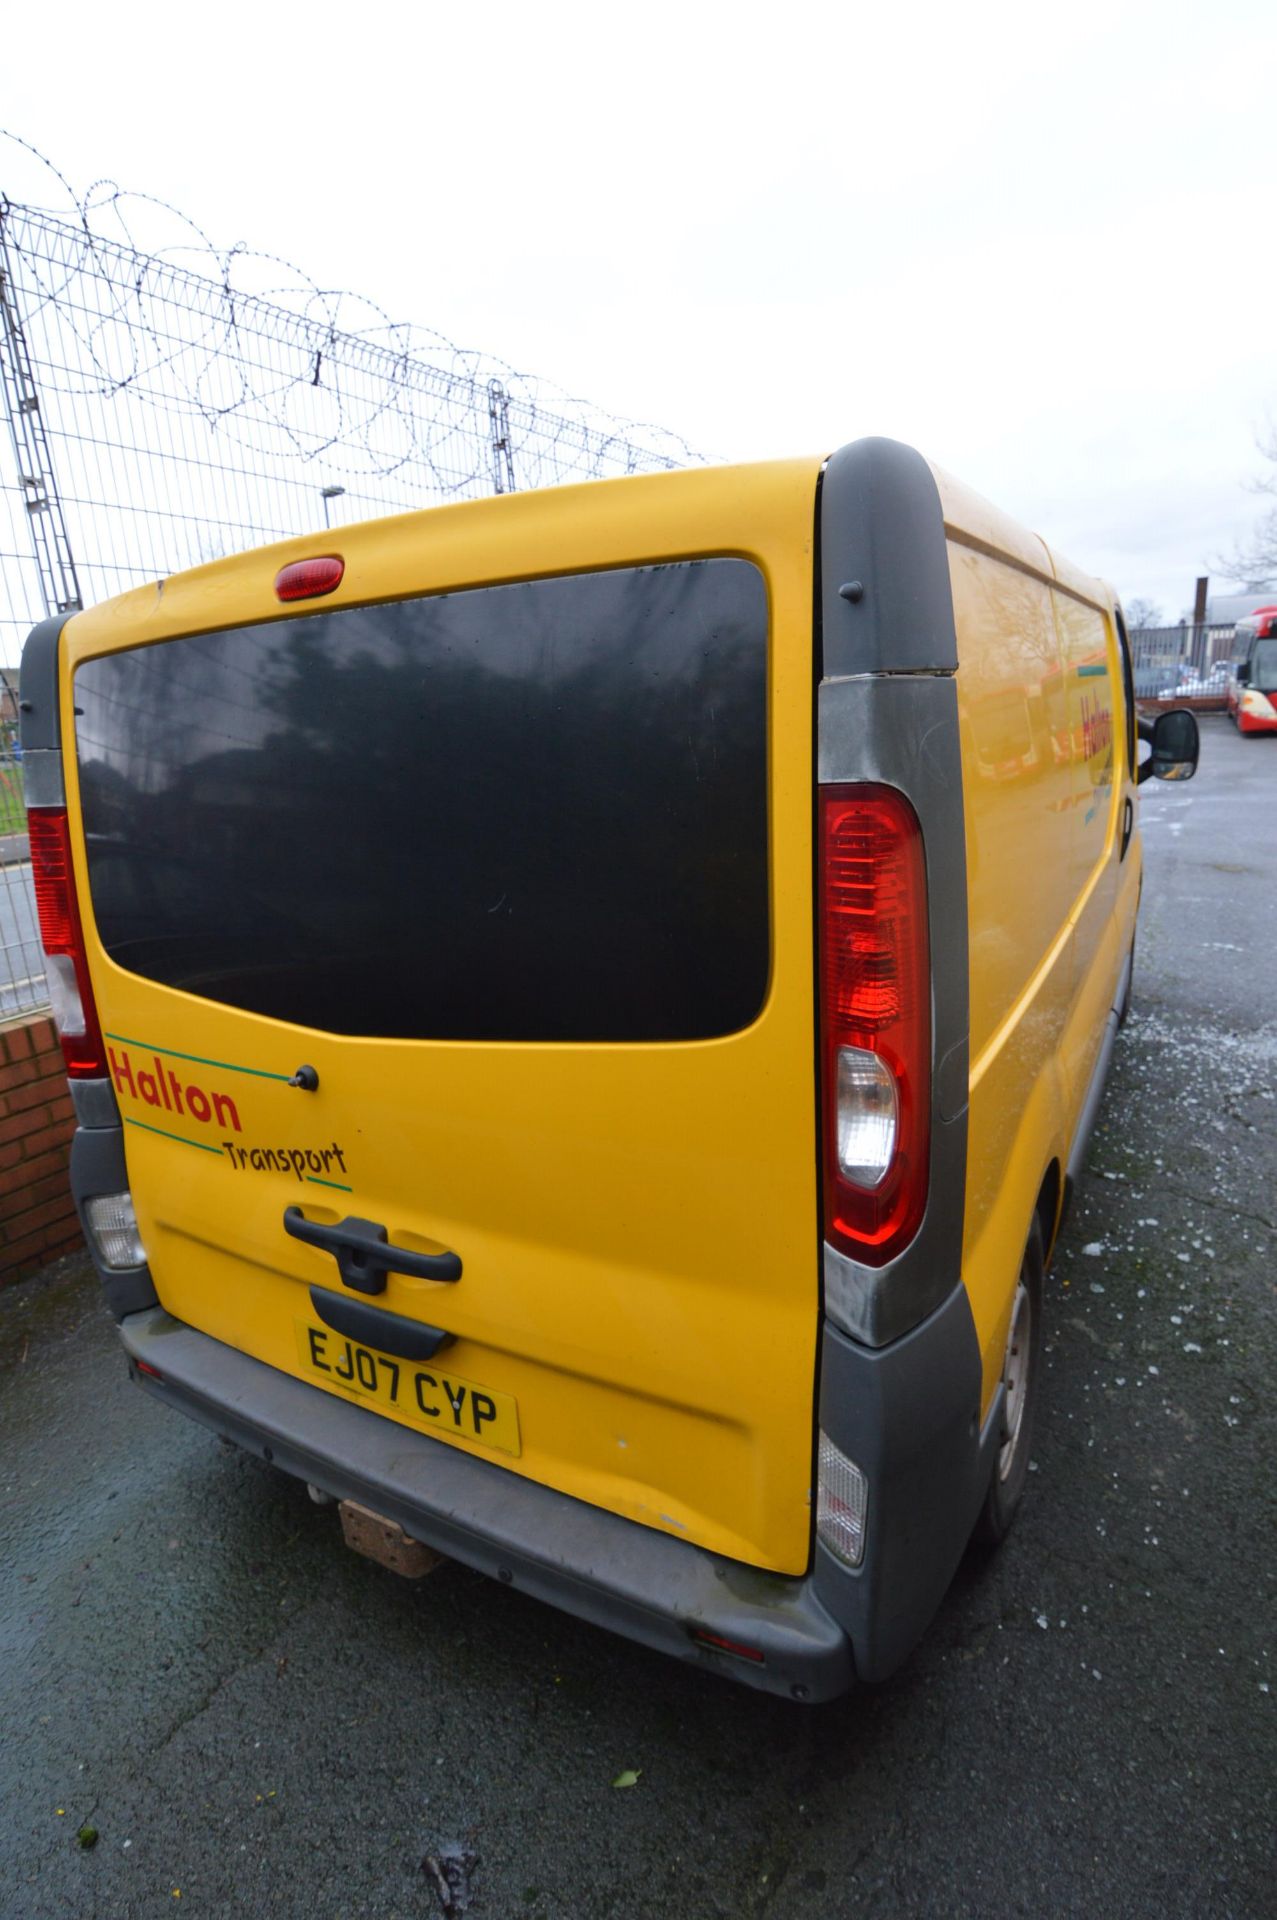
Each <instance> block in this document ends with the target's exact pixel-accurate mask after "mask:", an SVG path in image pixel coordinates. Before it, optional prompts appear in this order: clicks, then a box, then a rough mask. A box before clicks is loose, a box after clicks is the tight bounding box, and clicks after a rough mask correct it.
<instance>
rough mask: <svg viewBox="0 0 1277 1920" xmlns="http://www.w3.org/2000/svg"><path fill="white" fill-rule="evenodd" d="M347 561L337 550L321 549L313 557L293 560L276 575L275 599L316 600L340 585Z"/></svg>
mask: <svg viewBox="0 0 1277 1920" xmlns="http://www.w3.org/2000/svg"><path fill="white" fill-rule="evenodd" d="M345 571H346V562H345V561H344V560H343V559H342V557H341V555H340V554H339V553H322V554H320V555H319V557H318V558H317V559H315V560H293V561H291V562H290V563H289V565H288V566H286V567H281V568H280V570H279V572H278V573H277V574H276V575H275V597H276V599H278V600H317V599H319V597H320V596H321V595H322V594H325V593H332V592H333V591H334V589H335V588H337V587H339V586H340V585H341V577H342V575H343V574H344V573H345Z"/></svg>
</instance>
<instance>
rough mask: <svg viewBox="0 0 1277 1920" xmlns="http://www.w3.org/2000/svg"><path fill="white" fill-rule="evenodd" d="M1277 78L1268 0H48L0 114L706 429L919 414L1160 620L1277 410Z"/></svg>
mask: <svg viewBox="0 0 1277 1920" xmlns="http://www.w3.org/2000/svg"><path fill="white" fill-rule="evenodd" d="M1275 82H1277V6H1274V5H1273V4H1272V0H1267V4H1252V0H1214V4H1211V5H1209V6H1208V5H1204V4H1198V5H1194V6H1189V5H1180V4H1175V3H1174V0H1162V3H1161V4H1157V5H1146V4H1143V0H1103V3H1102V4H1101V3H1099V0H1068V4H1067V5H1064V6H1055V7H1051V8H1035V7H1034V6H1033V5H1032V4H1031V0H1015V3H1014V4H1004V3H1003V0H992V3H991V4H980V3H979V0H976V4H973V5H972V6H970V7H968V8H966V9H962V8H957V7H954V6H952V5H945V6H937V5H931V4H927V5H919V6H907V5H897V6H895V7H894V8H892V7H888V6H884V5H881V4H879V5H875V6H873V7H863V6H859V7H858V6H855V5H854V4H852V5H848V4H843V5H840V6H837V7H828V8H826V7H818V6H814V5H811V4H809V0H773V4H771V5H769V6H766V7H762V6H758V7H755V6H751V5H747V4H740V0H738V3H737V4H735V5H730V6H728V5H717V4H713V5H698V4H697V3H696V0H683V4H678V5H672V4H667V0H646V3H645V4H643V5H641V6H635V7H632V8H619V7H612V8H609V7H605V6H602V5H599V4H597V3H596V4H593V5H589V6H576V5H566V4H561V3H560V0H547V4H544V5H541V6H535V5H522V6H508V5H505V4H494V5H488V6H472V7H469V8H465V7H461V6H456V5H449V6H446V7H445V6H440V5H436V4H432V0H418V4H415V5H411V6H409V5H403V6H399V5H388V4H386V0H364V3H363V4H361V5H355V4H352V3H351V0H343V4H342V5H340V6H326V5H307V6H305V7H283V6H272V5H271V4H270V3H269V0H259V4H257V5H253V6H245V5H242V4H240V0H230V3H229V4H222V5H219V6H218V7H216V8H213V9H207V8H192V7H179V6H175V5H173V4H171V0H168V4H165V5H162V6H149V5H141V4H130V0H120V3H119V4H115V5H112V6H109V7H104V6H102V5H100V4H98V5H95V6H93V7H87V6H84V5H82V4H81V0H60V4H59V5H58V6H56V7H48V8H45V9H43V10H37V9H35V8H28V9H26V10H25V11H24V12H22V13H16V12H15V11H14V10H12V9H11V10H10V12H9V15H8V17H7V19H6V25H5V56H4V62H3V71H2V73H0V125H3V126H5V127H7V128H8V129H10V130H11V131H12V132H14V133H17V134H20V135H22V136H23V137H24V138H26V139H28V140H30V141H32V142H33V143H34V144H35V145H36V146H37V147H39V148H40V149H41V150H42V151H43V152H44V153H46V154H47V155H48V156H49V158H50V159H52V160H53V161H55V162H56V164H57V165H58V166H59V167H60V168H61V170H62V172H63V173H64V174H65V175H66V176H67V178H68V179H69V181H70V182H71V184H72V186H73V187H75V188H76V189H77V190H78V191H82V190H84V189H85V188H87V187H88V186H89V184H90V183H91V182H93V181H95V180H97V179H99V178H101V177H102V176H107V177H109V178H111V179H113V180H115V181H117V182H118V183H119V184H120V185H121V186H124V187H129V188H135V189H139V190H142V191H146V192H150V193H153V194H156V195H158V196H160V197H162V198H164V199H167V200H170V201H172V202H174V203H175V204H176V205H177V206H179V207H180V208H182V209H183V210H184V211H185V212H186V213H188V214H189V215H190V216H191V217H192V218H193V219H195V220H196V221H197V222H198V223H199V224H200V225H201V226H202V227H203V228H204V230H205V231H206V232H207V233H208V234H209V235H210V236H211V237H212V238H213V239H214V240H215V241H217V242H218V243H219V244H225V245H230V244H231V243H233V242H234V241H237V240H242V241H244V242H245V243H246V244H248V245H249V246H251V247H254V248H260V249H262V250H264V251H267V252H277V253H280V254H283V255H285V256H287V257H288V258H289V259H291V260H294V261H296V262H297V263H298V264H299V265H300V266H301V267H303V268H304V269H306V271H307V272H309V273H310V274H311V275H312V276H313V277H314V278H315V279H316V280H318V281H319V282H320V283H321V284H323V285H326V286H334V287H336V286H342V287H351V288H354V289H356V290H357V291H358V292H360V293H362V294H365V295H367V296H368V297H369V298H371V299H373V300H375V301H377V302H378V303H379V304H380V305H381V306H382V307H384V308H385V309H387V311H388V312H389V313H390V315H391V316H392V317H393V318H395V319H402V320H413V321H418V322H420V323H422V324H424V325H427V326H432V327H435V328H437V329H439V330H440V331H442V332H443V333H446V334H447V335H449V336H450V337H451V338H452V339H454V340H456V341H457V342H459V343H460V344H462V345H466V346H474V347H478V348H482V349H483V350H485V351H487V352H489V353H493V354H497V355H499V356H500V357H501V358H503V359H505V360H507V361H509V362H510V363H511V364H513V365H514V366H515V367H516V368H518V369H520V370H521V371H526V372H530V373H536V374H541V375H544V376H546V377H548V378H549V379H551V380H553V381H555V382H556V383H557V384H559V385H560V386H562V387H565V388H566V389H568V390H569V391H570V392H577V393H584V394H587V395H588V396H589V397H590V398H592V399H594V400H596V401H598V402H599V403H600V404H601V405H603V406H605V407H607V408H609V409H611V410H613V411H616V412H620V413H623V414H626V415H629V416H632V417H636V418H639V419H648V420H656V421H659V422H661V423H662V424H664V425H666V426H669V427H671V428H673V429H675V430H676V431H678V432H679V433H681V434H682V435H683V436H684V437H685V438H686V439H687V440H689V441H690V442H691V443H692V444H693V445H694V446H696V447H698V448H701V449H704V450H706V451H708V452H710V453H714V454H720V455H724V456H726V457H728V458H731V459H753V458H758V457H764V456H769V455H773V454H786V453H809V452H810V453H815V452H819V451H822V450H825V449H828V448H831V447H833V446H836V445H838V444H839V443H840V442H842V441H845V440H850V439H854V438H856V437H858V436H859V435H861V434H864V433H886V434H891V435H894V436H895V437H897V438H899V439H903V440H908V441H911V442H912V443H913V444H914V445H916V446H917V447H919V448H920V449H921V450H922V451H923V452H924V453H926V454H927V455H928V456H929V457H930V458H932V459H934V460H937V461H939V462H940V463H941V464H942V465H944V466H946V467H948V468H950V469H951V470H952V471H953V472H954V473H956V474H958V475H959V476H960V477H961V478H962V479H964V480H966V481H968V482H969V483H970V484H972V485H974V486H976V487H978V488H979V489H980V490H981V491H983V492H984V493H986V494H988V495H989V496H990V497H991V498H992V499H994V500H995V501H996V502H997V503H998V504H999V505H1000V506H1002V507H1005V508H1006V509H1008V510H1009V511H1010V512H1012V513H1014V514H1015V515H1016V516H1017V517H1019V518H1020V519H1022V520H1024V521H1026V522H1028V523H1029V524H1030V525H1032V526H1034V527H1036V528H1037V529H1038V531H1040V532H1041V533H1042V534H1043V535H1044V536H1045V537H1046V538H1047V539H1048V540H1049V541H1051V542H1052V543H1053V544H1055V545H1056V546H1058V547H1059V548H1060V550H1061V551H1062V552H1064V553H1066V554H1067V555H1068V556H1069V557H1070V558H1071V559H1072V560H1074V561H1075V562H1076V563H1077V564H1079V565H1080V566H1083V567H1085V568H1086V569H1088V570H1089V571H1093V572H1097V573H1101V574H1104V575H1105V576H1106V577H1108V578H1109V579H1110V580H1112V581H1113V582H1114V584H1115V585H1116V586H1117V587H1118V588H1119V590H1120V591H1121V592H1122V594H1123V595H1124V596H1125V597H1127V598H1130V597H1131V596H1134V595H1146V596H1149V597H1151V598H1153V599H1155V600H1157V601H1159V602H1160V603H1161V605H1162V606H1163V607H1164V609H1165V610H1166V612H1167V614H1168V615H1169V616H1171V617H1176V616H1178V614H1179V613H1180V612H1181V611H1182V610H1183V608H1184V607H1185V606H1186V605H1188V604H1189V603H1190V602H1191V599H1192V588H1193V581H1194V578H1195V576H1196V575H1197V574H1198V573H1199V572H1204V571H1207V570H1208V569H1209V566H1210V562H1211V560H1212V558H1213V557H1214V556H1216V555H1217V554H1219V553H1220V552H1221V550H1224V549H1227V548H1228V547H1229V546H1230V545H1231V542H1232V540H1233V538H1234V536H1235V535H1237V534H1238V533H1240V532H1242V531H1243V530H1244V529H1245V527H1246V525H1247V523H1248V521H1249V520H1250V519H1251V518H1252V517H1253V515H1254V512H1255V510H1256V509H1255V503H1254V501H1253V500H1252V499H1251V498H1250V496H1248V495H1247V493H1246V492H1245V491H1244V488H1243V485H1242V483H1243V481H1244V480H1245V479H1246V477H1247V476H1248V475H1254V474H1255V473H1257V472H1258V471H1260V470H1261V462H1260V461H1259V459H1258V456H1257V454H1256V451H1255V447H1254V434H1255V431H1256V429H1257V427H1259V426H1261V425H1262V423H1263V421H1264V419H1265V417H1266V416H1267V415H1269V414H1271V413H1274V412H1277V318H1275V316H1277V158H1275V156H1277V131H1275V128H1277V84H1275ZM51 186H52V183H50V182H49V181H48V180H47V179H46V180H45V181H44V182H43V183H42V182H41V181H40V180H39V177H38V174H37V172H36V170H35V169H33V168H30V167H28V166H27V165H26V163H25V162H24V161H23V159H22V156H20V155H19V154H18V153H17V152H16V151H15V150H14V149H13V148H12V147H11V146H7V145H0V190H3V191H5V192H7V193H8V194H9V195H10V197H11V198H14V199H17V200H30V199H36V200H38V201H39V202H40V203H42V204H57V196H56V193H55V192H53V191H52V190H51ZM1218 584H1219V586H1220V587H1221V588H1222V586H1223V581H1222V580H1220V581H1219V583H1218Z"/></svg>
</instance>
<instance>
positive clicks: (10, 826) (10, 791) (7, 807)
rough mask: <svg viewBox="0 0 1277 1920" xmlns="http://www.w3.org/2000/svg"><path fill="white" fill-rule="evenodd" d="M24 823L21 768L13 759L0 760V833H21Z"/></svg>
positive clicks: (25, 822)
mask: <svg viewBox="0 0 1277 1920" xmlns="http://www.w3.org/2000/svg"><path fill="white" fill-rule="evenodd" d="M26 824H27V809H26V802H25V801H24V800H23V798H22V768H21V767H20V766H19V765H18V763H17V762H16V761H14V760H6V761H0V833H21V832H22V831H23V829H24V827H25V826H26Z"/></svg>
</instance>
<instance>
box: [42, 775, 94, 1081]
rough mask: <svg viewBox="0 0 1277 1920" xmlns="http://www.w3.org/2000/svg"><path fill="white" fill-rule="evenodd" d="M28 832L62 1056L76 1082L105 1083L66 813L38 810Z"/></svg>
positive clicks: (50, 988) (50, 808)
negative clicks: (99, 1080) (98, 1081)
mask: <svg viewBox="0 0 1277 1920" xmlns="http://www.w3.org/2000/svg"><path fill="white" fill-rule="evenodd" d="M27 833H28V835H29V837H30V844H31V871H32V877H33V879H34V881H35V906H36V913H37V915H38V916H39V920H40V941H41V944H42V945H43V947H44V952H45V958H46V960H47V961H48V973H49V992H50V995H51V997H52V1000H53V1018H54V1021H55V1023H56V1025H57V1029H58V1036H59V1038H60V1040H61V1042H62V1057H63V1059H64V1060H65V1061H66V1069H67V1073H68V1074H69V1076H70V1077H71V1079H73V1080H96V1079H101V1078H102V1077H103V1076H104V1075H105V1073H106V1050H105V1048H104V1047H103V1045H102V1030H101V1028H100V1026H99V1025H98V1014H97V1008H96V1006H95V1005H94V1001H93V988H92V986H91V984H90V982H89V969H88V963H87V960H86V958H85V952H84V932H83V929H82V928H81V925H80V907H79V902H78V901H77V899H76V897H75V873H74V870H73V868H72V865H71V833H70V828H69V826H68V824H67V816H66V809H65V808H64V807H33V808H32V809H31V810H30V812H29V813H28V814H27Z"/></svg>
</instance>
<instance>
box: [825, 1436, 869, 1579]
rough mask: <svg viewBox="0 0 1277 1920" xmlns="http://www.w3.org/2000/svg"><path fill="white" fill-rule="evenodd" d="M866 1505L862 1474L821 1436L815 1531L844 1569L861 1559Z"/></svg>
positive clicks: (864, 1482) (867, 1500) (867, 1489)
mask: <svg viewBox="0 0 1277 1920" xmlns="http://www.w3.org/2000/svg"><path fill="white" fill-rule="evenodd" d="M868 1506H869V1483H868V1481H867V1480H866V1479H865V1476H864V1474H863V1473H862V1472H861V1471H860V1468H859V1467H858V1466H857V1465H856V1463H855V1461H854V1460H849V1459H848V1458H847V1456H846V1454H845V1453H840V1452H839V1451H838V1448H837V1447H836V1446H835V1445H834V1443H833V1441H832V1440H831V1439H830V1438H829V1436H828V1434H826V1433H822V1434H821V1436H820V1447H819V1450H818V1453H817V1458H816V1532H817V1535H818V1536H819V1538H820V1539H821V1540H822V1541H823V1542H824V1544H825V1545H826V1546H827V1547H828V1548H829V1551H830V1553H832V1554H836V1555H837V1557H838V1559H839V1560H841V1561H842V1562H843V1564H844V1565H845V1566H848V1567H858V1566H859V1565H860V1563H861V1561H862V1560H863V1559H864V1555H865V1514H866V1512H867V1510H868Z"/></svg>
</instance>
